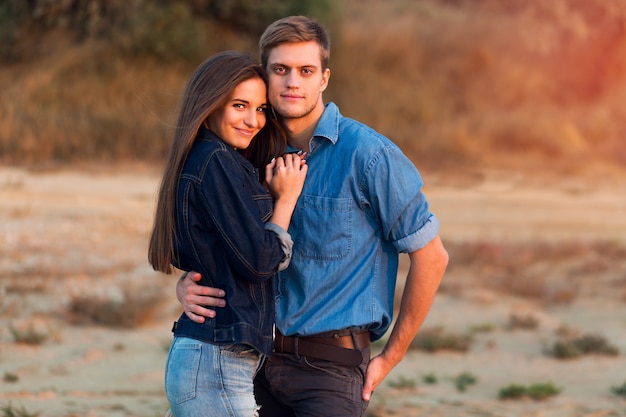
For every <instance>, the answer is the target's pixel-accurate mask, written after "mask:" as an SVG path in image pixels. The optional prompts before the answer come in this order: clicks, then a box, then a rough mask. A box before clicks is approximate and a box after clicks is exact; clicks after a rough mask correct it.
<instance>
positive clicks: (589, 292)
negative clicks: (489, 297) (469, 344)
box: [441, 241, 626, 305]
mask: <svg viewBox="0 0 626 417" xmlns="http://www.w3.org/2000/svg"><path fill="white" fill-rule="evenodd" d="M446 247H447V249H448V252H449V253H450V259H451V262H450V265H449V267H448V271H447V273H446V279H445V280H444V281H443V283H442V286H441V291H442V292H447V293H449V294H456V295H461V294H462V293H463V292H464V291H465V290H468V289H471V288H472V287H476V286H478V287H480V288H489V289H490V290H492V291H496V292H501V293H504V294H510V295H515V296H520V297H524V298H527V299H531V300H536V301H538V302H539V303H541V304H544V305H554V304H566V303H570V302H572V301H574V300H575V299H576V298H577V297H579V296H591V297H596V296H600V297H610V298H612V299H615V298H617V299H624V295H625V290H624V287H623V282H624V277H625V276H626V261H625V260H626V247H624V246H623V245H622V244H620V243H617V242H608V241H596V242H580V243H577V242H572V243H563V242H558V243H548V242H538V243H517V244H504V243H487V242H462V243H456V242H446ZM607 284H608V285H607Z"/></svg>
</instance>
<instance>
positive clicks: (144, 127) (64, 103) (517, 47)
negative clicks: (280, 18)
mask: <svg viewBox="0 0 626 417" xmlns="http://www.w3.org/2000/svg"><path fill="white" fill-rule="evenodd" d="M336 11H337V15H336V16H335V17H334V18H329V19H328V20H329V22H328V25H329V28H330V29H331V35H332V37H333V41H334V43H333V45H334V46H333V54H332V59H331V68H332V74H333V76H332V80H331V85H330V88H329V90H328V92H327V94H326V99H327V100H333V101H336V102H337V103H339V104H340V106H341V108H342V110H343V112H344V113H345V114H346V115H347V116H352V117H355V118H358V119H361V120H363V121H365V122H366V123H368V124H370V125H372V126H373V127H374V128H376V129H378V130H380V131H381V132H383V133H385V134H387V135H389V136H390V137H391V138H392V139H393V140H394V141H396V142H397V143H398V144H399V145H400V146H401V147H402V148H403V149H404V151H405V152H406V153H407V154H408V155H409V156H410V157H411V158H413V159H414V160H415V161H416V162H417V163H418V164H419V165H420V166H425V167H430V168H450V167H456V168H458V167H459V166H461V165H473V164H482V165H494V166H509V167H510V166H512V164H513V165H514V166H515V167H517V168H519V169H528V167H529V166H536V164H537V163H545V162H546V161H549V162H550V165H549V166H550V167H551V169H560V170H564V171H565V172H577V171H579V170H581V169H583V168H581V167H582V166H587V165H589V162H590V161H600V162H604V163H607V162H608V163H610V164H614V163H617V164H620V163H623V162H624V161H626V151H625V149H624V144H623V141H621V134H620V132H622V131H623V128H624V126H623V124H624V120H626V117H624V116H626V115H625V114H624V110H623V106H622V105H621V103H623V100H624V98H625V97H626V87H624V85H625V84H624V83H623V80H624V79H625V78H626V70H625V68H626V65H623V64H624V62H623V61H624V58H623V57H624V56H626V55H625V54H624V53H623V51H624V49H626V36H625V35H623V34H622V33H621V32H619V31H618V30H617V27H618V25H619V22H621V19H623V18H624V16H625V15H626V11H624V10H622V9H620V8H618V7H616V6H614V3H613V2H611V1H607V0H594V1H593V2H587V3H581V2H573V1H569V0H559V1H554V2H538V1H533V2H520V1H515V2H513V3H510V2H507V3H502V2H499V1H493V0H482V1H481V2H479V3H478V4H476V3H475V2H473V1H468V0H461V1H454V2H441V1H434V0H429V1H422V2H411V1H407V0H395V1H392V2H383V3H381V2H377V1H373V0H366V1H359V2H357V1H346V2H342V3H341V5H340V6H339V5H337V7H336ZM179 12H180V11H179ZM152 13H153V14H154V13H156V11H155V10H152ZM151 16H152V17H153V18H155V19H157V18H158V19H161V18H163V17H162V16H161V15H160V14H158V13H157V14H155V15H154V16H153V15H151ZM183 16H187V15H186V14H185V13H183ZM334 21H337V22H340V23H341V24H340V25H335V24H334V23H332V22H334ZM165 22H166V23H167V22H169V21H168V20H167V19H166V21H165ZM388 22H394V23H393V24H388ZM188 23H189V24H188V26H190V27H191V26H193V28H194V30H195V31H196V32H197V35H196V36H193V38H194V39H195V38H196V37H197V38H199V39H200V42H199V43H200V45H201V46H200V47H199V48H200V49H198V51H197V53H198V58H197V59H196V61H197V62H195V61H194V63H189V62H185V61H184V60H183V59H167V60H166V59H163V58H162V57H159V55H158V54H156V52H158V51H156V52H155V54H156V56H157V58H156V59H150V58H136V57H133V56H132V55H129V54H127V53H126V54H122V53H120V46H121V47H124V44H123V43H122V44H120V43H119V42H120V41H119V39H117V40H116V42H117V43H111V44H107V43H103V42H96V41H93V40H91V41H89V42H85V43H82V44H77V43H76V42H75V40H74V38H73V37H72V36H71V34H67V33H64V32H61V31H57V32H51V33H48V34H47V35H46V40H47V44H46V45H45V47H44V45H42V44H38V43H35V44H33V48H34V49H35V50H37V51H38V54H37V55H36V57H35V58H33V60H32V61H31V62H29V63H25V64H21V65H19V66H14V67H2V66H0V88H2V91H3V98H4V99H3V100H2V102H1V103H0V120H1V122H0V152H1V154H2V161H3V162H5V163H6V162H8V163H17V162H18V161H19V163H21V164H24V163H30V164H34V163H37V164H41V163H43V162H47V163H58V162H67V161H71V162H77V161H85V160H87V161H91V160H95V161H100V160H105V161H106V160H119V159H126V160H132V159H135V160H136V159H141V160H152V161H154V160H157V161H159V160H162V159H163V157H164V154H165V152H166V149H167V147H168V142H169V132H170V130H169V127H170V124H171V123H172V120H173V117H172V115H173V113H174V112H175V110H176V105H177V102H178V96H179V94H180V92H181V90H182V88H183V85H184V83H185V82H186V80H187V78H188V77H189V74H190V73H191V72H192V71H193V68H194V67H195V65H196V64H197V63H198V62H199V61H200V60H201V57H204V56H207V55H210V54H212V53H213V52H215V51H217V50H223V49H238V50H246V51H254V49H255V46H254V45H255V41H256V39H254V38H253V37H249V36H248V37H247V36H243V35H241V34H236V33H233V32H231V31H226V30H224V29H223V28H222V29H219V28H217V27H215V26H212V25H210V24H208V23H207V22H206V21H203V20H201V19H199V20H197V21H193V23H192V22H191V21H190V22H188ZM529 27H530V28H532V29H533V30H529V29H528V28H529ZM364 28H367V29H366V30H364ZM168 30H170V31H171V30H173V29H172V28H170V27H169V26H168ZM155 33H156V32H155ZM168 33H170V32H168ZM194 33H195V32H194ZM140 35H141V34H140ZM174 35H176V36H179V35H180V34H178V32H174V33H173V34H172V36H173V38H172V39H174V38H176V36H174ZM152 36H154V34H152ZM187 38H189V36H187ZM141 39H143V38H141ZM172 39H167V40H166V39H163V40H162V41H164V42H165V41H168V42H170V43H169V44H168V45H169V47H170V49H171V48H173V47H174V46H173V45H175V43H173V42H174V41H173V40H172ZM564 40H567V42H565V41H564ZM143 42H144V43H145V47H146V48H148V47H152V46H154V45H158V42H159V39H158V38H155V39H152V38H150V39H143ZM151 45H152V46H151ZM121 49H123V48H121ZM363 51H367V53H363ZM60 52H63V53H62V54H61V53H60ZM592 62H593V63H597V65H596V64H593V65H592V64H590V63H592ZM582 162H584V164H582ZM564 297H567V295H565V296H564Z"/></svg>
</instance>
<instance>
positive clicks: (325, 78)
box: [320, 68, 330, 92]
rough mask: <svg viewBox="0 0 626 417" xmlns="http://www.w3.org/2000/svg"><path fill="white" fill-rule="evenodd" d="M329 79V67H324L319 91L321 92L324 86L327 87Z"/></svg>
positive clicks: (324, 88)
mask: <svg viewBox="0 0 626 417" xmlns="http://www.w3.org/2000/svg"><path fill="white" fill-rule="evenodd" d="M329 80H330V68H326V69H325V70H324V71H323V72H322V84H321V85H320V92H323V91H324V90H326V87H328V81H329Z"/></svg>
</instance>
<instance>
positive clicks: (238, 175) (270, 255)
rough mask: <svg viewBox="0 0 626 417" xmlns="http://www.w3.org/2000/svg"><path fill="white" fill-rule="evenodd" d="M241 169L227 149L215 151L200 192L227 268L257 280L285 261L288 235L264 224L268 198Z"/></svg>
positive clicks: (267, 214) (269, 210)
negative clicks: (221, 248)
mask: <svg viewBox="0 0 626 417" xmlns="http://www.w3.org/2000/svg"><path fill="white" fill-rule="evenodd" d="M246 174H247V173H246V172H245V171H244V170H243V169H242V167H241V165H240V164H239V163H238V162H236V161H235V160H234V158H233V156H232V155H230V154H229V153H228V151H218V152H216V153H215V154H214V155H213V156H212V157H211V158H210V159H209V161H208V163H207V166H206V169H205V170H204V173H203V175H202V179H201V183H200V190H199V193H200V196H201V199H202V206H203V209H204V211H205V215H206V216H208V217H209V218H210V219H211V222H212V223H213V224H214V226H215V231H216V232H217V235H218V239H219V240H220V243H221V246H222V247H223V248H224V251H225V254H226V257H227V260H228V263H229V265H230V266H231V268H232V270H233V271H234V272H235V273H236V275H237V276H239V277H242V278H245V279H248V280H250V281H252V282H261V281H264V280H267V279H269V278H271V277H272V276H273V275H274V274H275V273H276V272H277V271H278V269H279V267H282V266H283V265H284V264H285V262H287V265H288V262H289V257H287V256H286V254H287V253H289V254H290V252H291V250H290V249H291V248H290V247H289V242H290V241H291V239H290V237H289V238H288V239H287V238H286V237H285V236H284V235H283V236H282V238H281V234H280V233H278V232H279V231H277V230H276V229H273V228H272V227H271V226H269V227H268V225H266V221H267V220H269V218H270V216H271V213H272V199H271V197H270V195H269V194H268V193H267V192H265V191H264V190H263V189H262V187H261V186H260V185H259V186H258V187H255V185H256V183H255V182H254V181H250V179H249V178H246V177H245V175H246ZM281 230H282V229H281ZM283 232H284V233H285V234H287V232H286V231H284V230H283ZM288 236H289V235H288V234H287V237H288ZM286 247H288V249H289V250H288V251H287V250H286V249H284V248H286ZM285 268H286V266H285Z"/></svg>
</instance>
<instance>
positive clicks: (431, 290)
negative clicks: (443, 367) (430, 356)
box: [363, 236, 448, 401]
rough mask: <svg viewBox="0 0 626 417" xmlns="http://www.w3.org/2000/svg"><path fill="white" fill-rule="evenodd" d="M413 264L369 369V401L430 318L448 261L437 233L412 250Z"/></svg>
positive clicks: (366, 397)
mask: <svg viewBox="0 0 626 417" xmlns="http://www.w3.org/2000/svg"><path fill="white" fill-rule="evenodd" d="M409 259H410V268H409V273H408V275H407V278H406V284H405V287H404V292H403V294H402V301H401V304H400V312H399V314H398V319H397V320H396V323H395V325H394V326H393V329H392V330H391V335H390V336H389V340H388V341H387V344H386V345H385V347H384V349H383V351H382V352H381V353H380V354H379V355H377V356H376V357H374V358H372V360H371V361H370V363H369V366H368V367H367V372H366V373H365V383H364V385H363V399H364V400H365V401H369V400H370V398H371V395H372V392H374V390H375V389H376V388H378V386H379V385H380V383H381V382H382V381H383V379H385V377H386V376H387V375H388V374H389V372H391V369H393V367H394V366H396V365H397V364H398V363H400V361H401V360H402V358H403V357H404V355H405V354H406V351H407V350H408V348H409V345H410V344H411V341H413V338H414V337H415V335H416V334H417V331H418V330H419V328H420V326H421V325H422V323H423V322H424V320H425V319H426V315H427V314H428V311H429V310H430V307H431V306H432V304H433V300H434V298H435V293H436V292H437V288H438V287H439V283H440V282H441V279H442V278H443V274H444V272H445V270H446V267H447V265H448V252H446V250H445V248H444V247H443V244H442V243H441V239H440V238H439V236H436V237H435V238H434V239H433V240H432V241H431V242H430V243H429V244H428V245H426V246H425V247H423V248H422V249H419V250H417V251H415V252H412V253H410V254H409Z"/></svg>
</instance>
